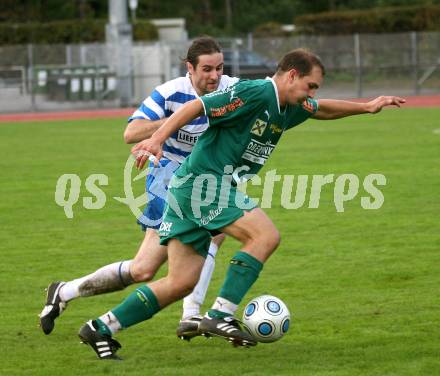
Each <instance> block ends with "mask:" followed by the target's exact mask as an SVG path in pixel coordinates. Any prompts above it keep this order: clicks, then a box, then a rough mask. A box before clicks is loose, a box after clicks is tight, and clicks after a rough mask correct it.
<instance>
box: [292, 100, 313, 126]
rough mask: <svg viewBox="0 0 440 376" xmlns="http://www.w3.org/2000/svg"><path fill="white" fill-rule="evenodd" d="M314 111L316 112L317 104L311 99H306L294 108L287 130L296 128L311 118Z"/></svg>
mask: <svg viewBox="0 0 440 376" xmlns="http://www.w3.org/2000/svg"><path fill="white" fill-rule="evenodd" d="M316 111H318V102H317V101H316V100H314V99H312V98H307V99H306V100H305V101H304V102H303V103H301V104H300V105H296V106H295V107H294V110H293V111H292V114H291V116H290V117H291V119H289V125H288V126H287V129H290V128H293V127H296V126H297V125H299V124H301V123H303V122H305V121H306V120H307V119H308V118H310V117H311V116H313V115H314V114H315V113H316Z"/></svg>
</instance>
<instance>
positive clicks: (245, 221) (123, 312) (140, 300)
mask: <svg viewBox="0 0 440 376" xmlns="http://www.w3.org/2000/svg"><path fill="white" fill-rule="evenodd" d="M324 74H325V70H324V66H323V64H322V63H321V61H320V60H319V58H318V57H317V56H316V55H314V54H312V53H310V52H309V51H307V50H304V49H297V50H293V51H291V52H289V53H288V54H286V55H285V56H284V57H283V58H282V59H281V61H280V62H279V64H278V68H277V72H276V73H275V75H274V76H273V77H272V78H268V79H266V80H253V81H240V82H239V83H237V84H235V85H233V86H231V87H230V88H227V89H225V90H223V91H217V92H213V93H211V94H207V95H204V96H202V97H200V98H198V99H195V100H194V101H191V102H188V103H187V104H185V105H184V106H183V107H182V108H181V109H180V110H179V111H177V112H176V113H175V114H174V115H172V116H171V117H170V118H169V119H168V120H167V121H166V122H165V123H164V124H163V125H162V127H161V128H159V129H158V130H157V131H156V132H155V133H154V134H153V135H152V137H151V138H150V139H148V140H145V141H143V142H141V143H139V144H138V145H136V146H135V147H134V148H133V150H132V152H133V154H135V155H136V156H137V165H138V167H139V168H142V167H143V166H144V164H145V162H146V161H147V160H148V158H149V157H151V155H153V156H154V157H155V158H156V160H160V158H161V157H162V145H163V143H164V141H165V140H166V139H167V138H168V137H170V135H171V134H173V133H174V132H175V131H176V130H178V129H179V128H180V127H182V126H183V125H184V124H187V123H188V122H189V121H191V120H192V119H194V118H197V117H198V116H200V115H203V114H205V115H207V116H208V119H209V128H208V130H207V131H206V132H205V133H204V134H203V135H202V136H201V137H200V138H199V140H198V142H197V143H196V145H195V147H194V149H193V152H192V154H191V155H190V156H189V157H188V158H187V159H186V160H185V162H184V163H183V164H182V165H181V167H180V168H179V169H178V170H177V171H176V172H175V176H174V177H173V179H172V181H171V183H170V190H169V196H168V206H167V209H166V212H165V216H164V220H163V222H162V224H161V227H160V229H159V234H160V236H161V244H164V245H165V244H167V245H168V260H169V270H168V275H167V276H166V277H165V278H162V279H160V280H158V281H154V282H152V283H149V284H148V285H145V286H142V287H140V288H138V289H137V290H136V291H135V292H133V293H132V294H131V295H130V296H128V298H127V299H126V300H125V301H124V302H123V303H122V304H120V305H119V306H117V307H116V308H114V309H113V310H111V311H109V312H108V313H107V314H106V315H103V316H101V317H100V319H98V320H93V321H92V320H91V321H89V322H87V323H86V324H85V325H84V326H83V327H82V328H81V330H80V333H79V335H80V337H81V338H82V340H83V341H84V342H86V343H88V344H90V345H91V346H92V347H93V349H94V350H95V351H96V352H97V353H98V355H99V350H100V349H99V346H105V348H106V349H107V348H108V350H107V351H108V358H115V357H117V356H116V355H115V352H116V351H117V349H118V348H119V344H118V343H117V342H116V341H115V340H114V339H112V338H111V336H112V334H114V333H115V332H117V331H118V330H120V329H122V328H127V327H129V326H131V325H134V324H136V323H138V322H141V321H143V320H147V319H149V318H151V317H152V316H153V315H154V314H155V313H157V312H158V311H159V310H161V309H163V308H164V307H166V306H167V305H169V304H171V303H173V302H175V301H176V300H178V299H181V298H182V297H184V296H185V295H187V294H188V293H189V292H190V291H191V290H192V288H193V287H194V286H195V284H196V283H197V280H198V276H199V274H200V271H201V268H202V266H203V261H204V258H205V257H206V253H207V249H208V248H207V247H208V245H209V242H210V239H211V236H212V235H214V234H216V233H218V232H223V233H226V234H228V235H230V236H232V237H234V238H235V239H237V240H239V241H240V242H241V243H242V247H241V249H240V250H239V251H238V252H237V253H236V254H235V255H234V256H233V257H232V260H231V263H230V266H229V269H228V271H227V274H226V278H225V280H224V283H223V286H222V288H221V290H220V293H219V296H218V297H217V299H216V301H215V303H214V305H213V306H212V308H211V309H210V310H209V311H208V313H207V314H206V315H205V317H204V318H203V320H202V321H201V323H200V325H199V332H200V334H205V335H214V336H220V337H223V338H225V339H227V340H229V341H230V342H232V343H234V344H235V345H243V346H253V345H256V344H257V343H256V341H255V339H254V338H253V337H251V336H250V335H249V334H248V333H247V332H245V331H243V330H242V329H241V327H240V325H239V323H238V321H237V320H236V319H235V318H234V313H235V311H236V310H237V307H238V305H239V304H240V302H241V300H242V298H243V297H244V295H245V294H246V293H247V291H248V290H249V289H250V288H251V286H252V285H253V283H254V282H255V281H256V280H257V278H258V275H259V273H260V271H261V270H262V268H263V264H264V262H265V261H266V260H267V259H268V258H269V257H270V255H271V254H272V253H273V252H274V251H275V249H276V248H277V246H278V244H279V242H280V235H279V232H278V230H277V229H276V227H275V226H274V224H273V223H272V221H271V220H270V219H269V217H268V216H267V215H266V214H265V213H264V212H263V211H262V210H261V209H260V208H258V207H256V205H255V204H253V203H252V201H251V200H249V199H248V198H247V197H246V196H245V195H244V194H243V193H241V192H240V191H239V190H238V189H237V183H239V182H240V180H241V179H242V178H243V177H244V178H249V177H251V176H252V175H254V174H256V173H257V172H258V171H259V170H260V169H261V168H262V167H263V165H264V163H265V162H266V160H267V159H268V158H269V156H270V154H271V153H272V151H273V150H274V148H275V146H276V144H277V142H278V141H279V139H280V137H281V135H282V134H283V132H285V131H287V130H288V129H290V128H292V127H295V126H297V125H299V124H300V123H302V122H304V121H305V120H307V119H308V118H309V117H313V118H316V119H336V118H341V117H345V116H349V115H358V114H363V113H377V112H379V111H380V110H381V109H382V108H383V107H385V106H389V105H395V106H400V104H402V103H404V102H405V100H404V99H402V98H399V97H394V96H382V97H378V98H376V99H374V100H372V101H369V102H365V103H355V102H350V101H341V100H330V99H322V100H319V101H316V100H315V99H313V98H314V96H315V93H316V91H317V90H318V89H319V87H320V86H321V83H322V80H323V77H324ZM101 352H102V351H101ZM101 358H102V357H101Z"/></svg>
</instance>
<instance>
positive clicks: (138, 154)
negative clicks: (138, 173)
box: [131, 137, 163, 169]
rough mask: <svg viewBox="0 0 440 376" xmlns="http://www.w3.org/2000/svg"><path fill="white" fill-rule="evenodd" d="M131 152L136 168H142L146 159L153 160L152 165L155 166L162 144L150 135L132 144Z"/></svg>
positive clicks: (160, 154)
mask: <svg viewBox="0 0 440 376" xmlns="http://www.w3.org/2000/svg"><path fill="white" fill-rule="evenodd" d="M131 154H133V155H134V157H135V158H136V167H137V168H138V169H141V168H143V167H144V165H145V163H146V162H147V161H148V160H150V161H152V162H154V165H155V166H157V165H158V163H159V160H160V159H161V158H162V154H163V152H162V144H160V143H158V142H157V141H155V139H154V138H153V137H152V138H149V139H147V140H144V141H142V142H139V143H138V144H136V145H135V146H133V147H132V148H131Z"/></svg>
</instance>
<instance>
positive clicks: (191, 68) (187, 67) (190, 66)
mask: <svg viewBox="0 0 440 376" xmlns="http://www.w3.org/2000/svg"><path fill="white" fill-rule="evenodd" d="M186 69H187V70H188V72H189V74H194V66H193V65H192V64H191V63H190V62H188V61H187V62H186Z"/></svg>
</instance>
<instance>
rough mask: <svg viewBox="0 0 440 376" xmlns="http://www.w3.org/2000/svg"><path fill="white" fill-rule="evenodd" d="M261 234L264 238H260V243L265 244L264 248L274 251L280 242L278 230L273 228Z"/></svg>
mask: <svg viewBox="0 0 440 376" xmlns="http://www.w3.org/2000/svg"><path fill="white" fill-rule="evenodd" d="M263 236H264V239H263V240H262V243H263V244H265V248H267V249H268V250H269V251H271V252H273V251H275V250H276V249H277V247H278V246H279V244H280V242H281V234H280V232H279V231H278V230H277V229H276V228H274V229H272V230H271V231H268V232H266V233H264V235H263Z"/></svg>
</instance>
